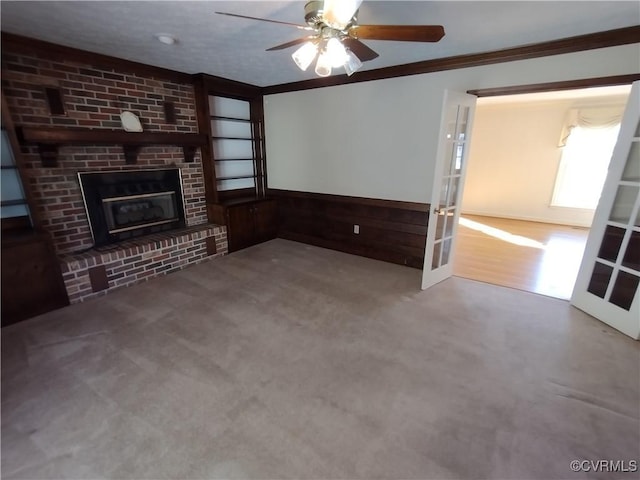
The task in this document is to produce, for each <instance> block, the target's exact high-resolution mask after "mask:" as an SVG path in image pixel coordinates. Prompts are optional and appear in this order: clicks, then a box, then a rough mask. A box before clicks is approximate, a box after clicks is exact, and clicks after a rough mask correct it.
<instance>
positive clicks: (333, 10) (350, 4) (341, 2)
mask: <svg viewBox="0 0 640 480" xmlns="http://www.w3.org/2000/svg"><path fill="white" fill-rule="evenodd" d="M361 4H362V0H324V6H323V12H324V13H323V18H324V22H325V23H326V24H327V25H329V26H330V27H332V28H336V29H338V30H344V29H345V28H346V27H347V25H349V23H350V22H351V19H352V18H353V16H354V15H355V13H356V12H357V11H358V8H360V5H361Z"/></svg>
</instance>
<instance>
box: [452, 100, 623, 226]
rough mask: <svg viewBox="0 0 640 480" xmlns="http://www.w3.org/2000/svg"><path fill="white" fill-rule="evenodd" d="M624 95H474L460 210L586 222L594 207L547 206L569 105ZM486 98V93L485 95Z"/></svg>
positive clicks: (600, 102)
mask: <svg viewBox="0 0 640 480" xmlns="http://www.w3.org/2000/svg"><path fill="white" fill-rule="evenodd" d="M626 98H627V97H626V96H616V97H591V98H585V99H570V100H567V99H565V100H556V101H551V102H549V101H543V102H541V101H529V102H525V103H520V102H519V103H501V104H497V105H496V104H491V103H489V104H484V105H483V101H482V99H480V100H479V101H478V105H477V108H476V116H475V122H474V126H473V138H472V141H471V146H470V150H469V151H470V155H469V163H468V166H467V179H466V184H465V189H464V197H463V201H462V211H463V213H472V214H478V215H488V216H495V217H504V218H517V219H521V220H533V221H538V222H547V223H559V224H563V225H576V226H584V227H589V226H591V222H592V220H593V213H594V210H586V209H576V208H563V207H551V206H550V205H549V204H550V202H551V197H552V195H553V188H554V185H555V180H556V174H557V171H558V166H559V164H560V158H561V155H562V149H561V148H558V140H559V139H560V132H561V130H562V126H563V125H564V122H565V119H566V115H567V112H568V110H569V109H572V108H580V107H586V106H596V105H600V106H601V105H612V106H613V105H617V106H619V107H620V110H621V111H622V110H623V109H624V104H625V101H626ZM489 100H491V99H489Z"/></svg>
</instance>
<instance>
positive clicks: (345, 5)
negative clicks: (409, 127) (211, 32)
mask: <svg viewBox="0 0 640 480" xmlns="http://www.w3.org/2000/svg"><path fill="white" fill-rule="evenodd" d="M361 4H362V0H324V1H323V0H312V1H310V2H307V3H306V5H305V6H304V19H305V22H306V23H307V24H306V25H298V24H295V23H289V22H281V21H279V20H269V19H266V18H257V17H249V16H246V15H238V14H235V13H225V12H216V13H217V14H220V15H229V16H231V17H239V18H247V19H250V20H260V21H262V22H271V23H278V24H281V25H288V26H292V27H295V28H297V29H299V30H305V31H308V32H310V33H309V35H307V36H306V37H302V38H298V39H296V40H292V41H290V42H287V43H283V44H281V45H277V46H275V47H271V48H268V49H267V51H268V52H270V51H273V50H283V49H286V48H290V47H293V46H296V45H300V44H302V46H301V47H300V48H298V49H297V50H296V51H295V52H294V53H293V54H292V55H291V57H292V58H293V60H294V61H295V62H296V65H298V67H300V69H301V70H306V69H307V68H309V65H311V64H312V63H313V61H314V60H315V59H316V57H317V58H318V61H317V62H316V68H315V72H316V74H317V75H318V76H320V77H327V76H329V75H331V72H332V69H333V68H339V67H344V69H345V71H346V73H347V75H352V74H353V73H354V72H356V71H357V70H358V69H359V68H360V67H362V62H367V61H369V60H373V59H374V58H377V57H378V54H377V53H376V52H375V51H374V50H372V49H371V48H369V47H368V46H366V45H365V44H364V43H362V42H361V41H360V39H364V40H396V41H403V42H438V41H439V40H440V39H441V38H442V37H443V36H444V28H443V27H442V26H441V25H358V21H357V18H356V17H357V14H358V8H360V5H361Z"/></svg>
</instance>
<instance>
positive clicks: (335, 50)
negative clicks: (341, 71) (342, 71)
mask: <svg viewBox="0 0 640 480" xmlns="http://www.w3.org/2000/svg"><path fill="white" fill-rule="evenodd" d="M325 54H326V55H327V56H328V57H329V62H330V63H331V66H332V67H333V68H339V67H341V66H342V65H344V63H345V62H346V61H347V58H348V56H347V49H346V48H344V45H343V44H342V42H341V41H340V40H338V39H337V38H336V37H332V38H330V39H329V41H328V42H327V46H326V48H325Z"/></svg>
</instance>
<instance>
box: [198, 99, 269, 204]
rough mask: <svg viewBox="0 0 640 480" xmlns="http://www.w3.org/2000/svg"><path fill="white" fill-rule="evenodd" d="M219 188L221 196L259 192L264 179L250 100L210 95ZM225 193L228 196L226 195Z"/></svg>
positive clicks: (213, 146) (212, 135)
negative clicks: (257, 150) (254, 132)
mask: <svg viewBox="0 0 640 480" xmlns="http://www.w3.org/2000/svg"><path fill="white" fill-rule="evenodd" d="M209 110H210V113H211V138H212V143H213V145H212V149H213V158H214V162H215V171H216V183H217V185H216V187H217V190H218V192H219V193H220V194H221V196H223V197H224V196H227V197H228V196H231V195H233V194H244V195H256V194H257V192H258V191H259V190H260V187H261V183H262V181H263V175H262V173H261V172H262V168H261V163H260V162H261V160H260V158H261V155H259V152H256V145H260V142H254V135H253V123H252V121H251V103H250V102H249V101H246V100H236V99H233V98H227V97H219V96H213V95H210V96H209ZM225 193H226V195H225Z"/></svg>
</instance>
